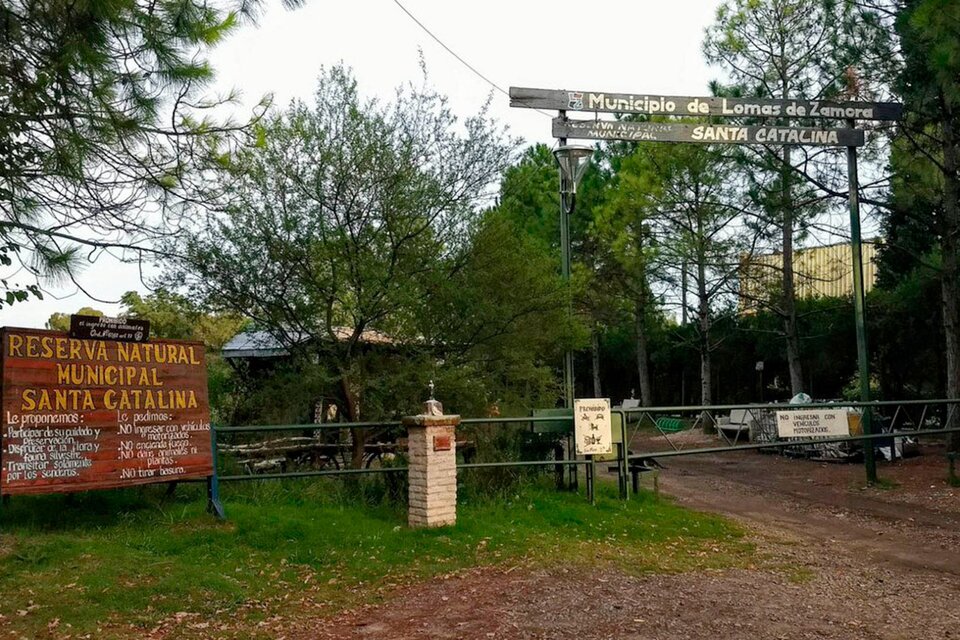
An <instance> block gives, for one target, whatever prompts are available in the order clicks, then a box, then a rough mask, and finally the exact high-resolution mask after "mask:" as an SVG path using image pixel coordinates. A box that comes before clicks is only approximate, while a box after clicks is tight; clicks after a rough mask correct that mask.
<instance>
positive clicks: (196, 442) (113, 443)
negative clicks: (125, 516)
mask: <svg viewBox="0 0 960 640" xmlns="http://www.w3.org/2000/svg"><path fill="white" fill-rule="evenodd" d="M0 339H2V341H3V347H2V354H3V402H2V411H3V414H2V446H0V494H26V493H55V492H64V491H85V490H88V489H107V488H112V487H123V486H127V485H136V484H148V483H151V482H169V481H172V480H185V479H194V478H204V477H207V476H210V475H212V473H213V457H212V455H211V445H210V407H209V404H208V400H207V372H206V365H205V363H204V348H203V345H202V344H201V343H198V342H183V341H176V340H151V341H149V342H114V341H106V340H81V339H75V338H70V337H69V336H68V335H67V334H66V333H63V332H59V331H42V330H36V329H9V328H7V329H3V330H2V332H0Z"/></svg>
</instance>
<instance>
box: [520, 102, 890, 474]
mask: <svg viewBox="0 0 960 640" xmlns="http://www.w3.org/2000/svg"><path fill="white" fill-rule="evenodd" d="M510 106H511V107H523V108H527V109H556V110H557V111H558V117H557V118H555V119H554V120H553V135H554V136H555V137H557V138H559V139H560V143H561V144H563V145H565V144H566V141H567V138H580V139H587V140H622V141H627V142H689V143H698V144H762V145H778V146H785V147H787V148H789V147H790V146H807V145H811V146H833V147H846V148H847V171H848V174H849V181H850V190H849V205H850V243H851V249H852V257H853V290H854V315H855V318H854V319H855V323H856V333H857V364H858V366H857V371H858V375H859V377H860V398H861V400H862V401H864V402H868V401H869V400H870V361H869V353H868V352H867V331H866V320H865V314H866V311H865V303H864V283H863V253H862V247H861V238H860V201H859V196H858V189H859V183H858V177H857V147H859V146H862V145H863V144H864V134H863V131H861V130H859V129H857V128H856V127H855V121H856V120H891V121H893V120H900V119H901V118H902V115H903V106H902V105H900V104H898V103H894V102H852V101H832V100H806V99H800V98H797V99H770V98H724V97H717V96H707V97H691V96H663V95H647V94H628V93H607V92H599V91H568V90H564V89H532V88H528V87H510ZM568 110H569V111H586V112H593V113H616V114H643V115H649V116H664V117H691V116H693V117H699V118H705V117H709V116H717V117H726V118H749V119H750V120H751V122H752V123H756V122H758V121H763V119H764V118H781V119H783V118H786V119H806V118H816V119H820V120H844V121H846V123H847V127H846V128H809V127H783V126H763V125H757V124H751V125H720V124H708V123H705V122H701V123H696V124H683V123H680V122H673V121H665V122H632V121H626V120H599V119H594V120H570V119H568V118H567V111H568ZM563 180H564V178H563V176H561V192H562V194H561V214H560V215H561V218H560V234H561V245H562V251H563V254H562V255H563V267H562V269H563V275H564V278H566V279H569V277H570V247H569V244H570V237H569V228H568V218H569V211H568V210H567V208H566V206H565V205H564V200H563V198H564V196H563V193H565V191H564V189H565V187H566V186H567V185H566V184H565V183H564V182H563ZM758 371H762V368H758ZM572 386H573V354H572V352H567V353H566V354H565V355H564V391H565V402H566V403H569V402H570V398H572V397H573V393H572ZM762 393H763V391H762V373H761V394H762ZM566 406H570V405H569V404H566ZM861 421H862V426H863V433H864V435H870V433H871V415H870V411H869V409H865V410H864V413H863V416H862V418H861ZM624 446H626V443H624ZM864 466H865V467H866V473H867V481H868V482H871V483H873V482H876V480H877V467H876V460H875V459H874V452H873V447H872V446H865V447H864Z"/></svg>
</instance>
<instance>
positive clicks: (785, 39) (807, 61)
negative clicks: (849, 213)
mask: <svg viewBox="0 0 960 640" xmlns="http://www.w3.org/2000/svg"><path fill="white" fill-rule="evenodd" d="M851 11H852V10H851V6H850V5H849V4H847V3H842V2H837V1H835V0H728V1H727V2H724V3H723V4H722V5H721V6H720V8H719V9H718V11H717V19H716V22H715V23H714V25H713V26H711V27H710V28H709V29H708V30H707V34H706V39H705V41H704V52H705V55H706V57H707V60H708V61H709V62H711V63H712V64H716V65H718V66H720V67H721V68H722V69H723V70H724V72H725V73H726V76H727V80H728V81H729V83H730V86H727V87H724V86H722V85H717V86H716V90H717V91H718V92H720V93H725V92H732V93H736V94H741V95H746V96H751V97H758V98H780V99H787V98H806V99H827V98H832V97H836V96H837V95H839V94H840V93H841V92H843V91H844V90H845V89H846V88H847V85H848V69H849V67H850V65H851V63H853V62H855V61H862V55H861V54H862V52H864V51H865V50H867V48H868V47H867V44H868V43H866V42H863V43H860V42H858V38H860V37H861V36H862V34H860V33H858V32H857V31H856V30H855V29H853V28H851V25H852V24H854V21H853V20H852V19H851ZM778 123H779V124H781V125H789V124H792V123H791V122H790V120H789V119H788V118H785V117H781V118H779V119H778ZM744 159H745V161H747V164H748V171H747V176H748V177H751V178H754V179H755V180H754V184H753V188H752V189H751V193H752V194H753V195H754V200H755V202H754V205H755V208H756V213H757V214H758V221H759V223H760V226H761V227H765V228H767V229H771V230H773V231H774V233H773V234H772V238H773V239H774V240H775V246H776V248H778V249H779V251H780V253H781V255H782V265H781V268H780V273H781V286H780V291H779V300H776V301H771V304H769V305H768V306H769V308H770V309H771V310H772V311H774V312H775V313H777V314H778V315H779V316H780V317H781V318H782V320H783V333H784V338H785V344H786V354H787V362H788V364H789V370H790V386H791V389H792V391H793V392H794V393H799V392H800V391H802V390H803V365H802V362H801V357H800V333H799V329H798V324H797V309H796V287H795V278H796V275H795V273H794V246H795V243H796V240H797V235H798V232H803V230H804V229H805V228H806V227H807V226H808V225H809V224H810V223H811V221H812V219H813V218H814V216H815V215H816V214H817V213H818V212H819V211H821V210H822V207H821V206H819V205H820V203H821V201H822V199H823V194H818V192H817V189H816V188H815V187H814V185H815V184H816V185H820V184H822V183H823V182H825V181H827V182H828V180H826V179H825V178H824V175H836V174H837V172H838V170H839V169H838V167H840V166H841V158H840V157H838V155H837V154H836V153H835V152H831V151H829V150H820V151H816V152H814V155H812V156H811V154H809V153H808V152H806V151H804V150H802V149H797V148H793V147H790V146H781V147H771V148H768V149H763V150H761V151H760V152H759V153H758V154H752V152H751V151H749V150H748V151H746V152H745V154H744ZM817 166H818V167H819V169H818V175H817V176H815V179H814V180H812V181H811V180H803V178H802V176H804V174H805V173H806V172H807V170H808V168H810V167H817ZM835 192H836V190H833V191H832V192H831V194H830V195H833V193H835Z"/></svg>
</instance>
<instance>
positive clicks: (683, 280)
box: [680, 259, 687, 325]
mask: <svg viewBox="0 0 960 640" xmlns="http://www.w3.org/2000/svg"><path fill="white" fill-rule="evenodd" d="M680 324H681V325H686V324H687V261H686V259H684V260H683V261H681V262H680Z"/></svg>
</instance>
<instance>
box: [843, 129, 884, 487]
mask: <svg viewBox="0 0 960 640" xmlns="http://www.w3.org/2000/svg"><path fill="white" fill-rule="evenodd" d="M847 124H848V125H849V126H850V129H853V127H854V121H853V120H850V121H849V122H848V123H847ZM847 177H848V179H849V183H850V195H849V205H850V249H851V251H852V256H853V274H852V275H853V316H854V323H855V325H856V331H857V373H858V375H859V378H860V400H861V401H862V402H870V354H869V352H868V351H867V319H866V299H865V297H864V287H863V250H862V246H861V240H860V179H859V176H858V175H857V148H856V147H855V146H849V147H847ZM871 414H872V411H871V409H870V407H864V408H863V414H862V415H861V416H860V424H861V426H862V428H863V435H865V436H868V435H870V434H871V433H872V432H873V429H872V426H873V424H872V415H871ZM863 466H864V468H865V469H866V472H867V482H869V483H871V484H872V483H874V482H876V481H877V461H876V458H875V456H874V451H873V442H872V441H864V443H863Z"/></svg>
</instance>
